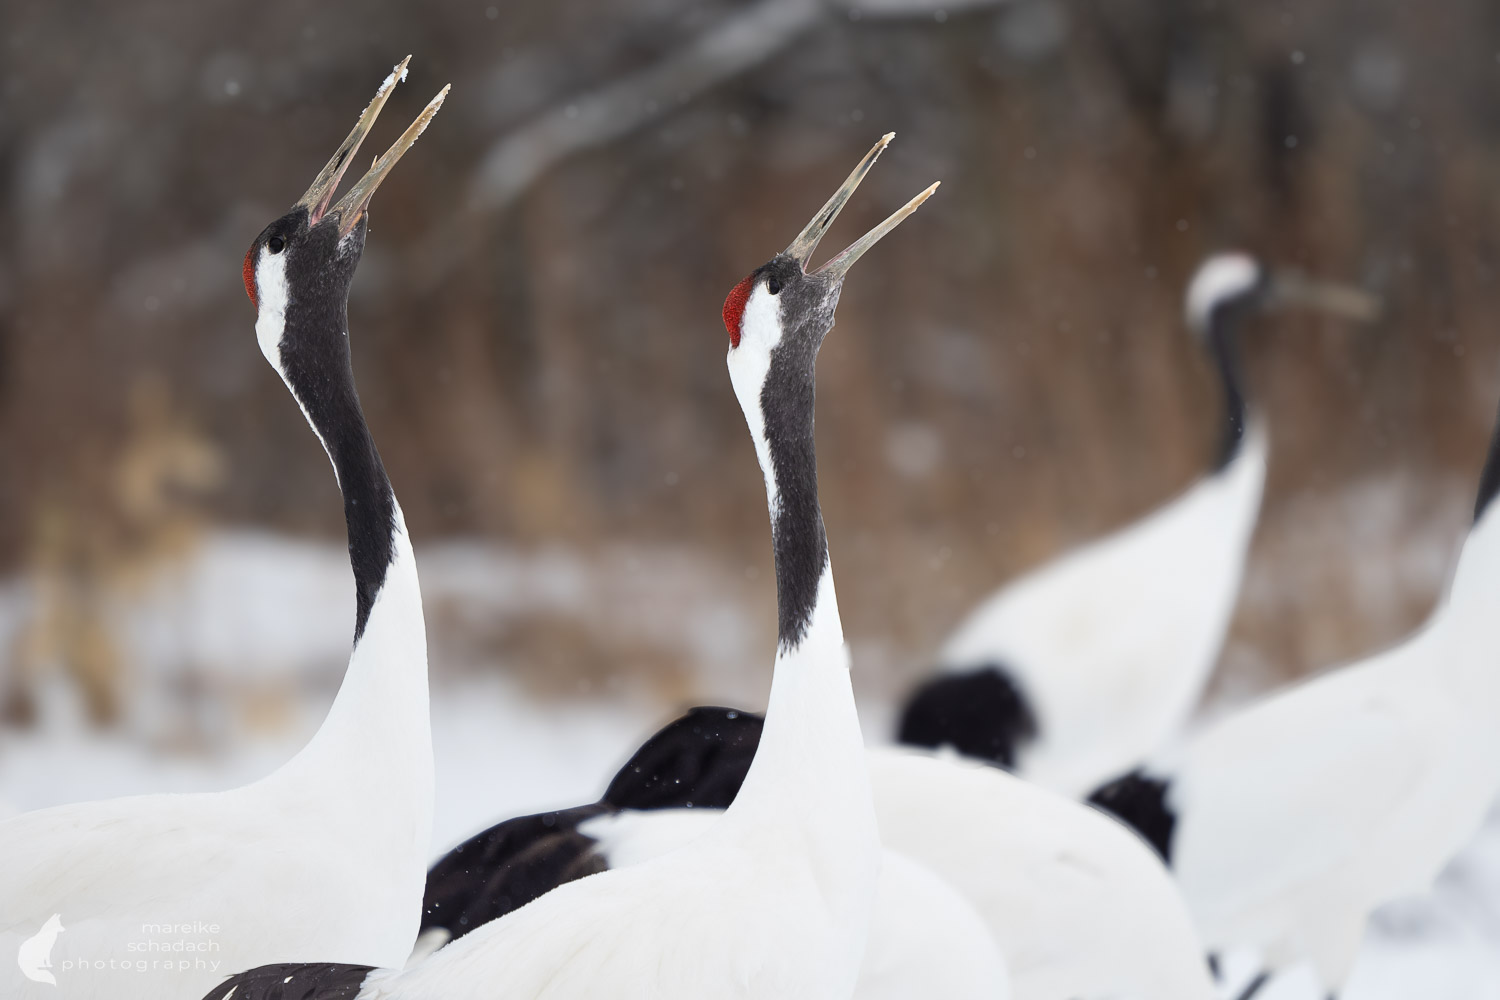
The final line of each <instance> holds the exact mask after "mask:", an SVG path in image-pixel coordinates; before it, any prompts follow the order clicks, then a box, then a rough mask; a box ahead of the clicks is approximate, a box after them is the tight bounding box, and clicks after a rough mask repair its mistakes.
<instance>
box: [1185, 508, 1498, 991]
mask: <svg viewBox="0 0 1500 1000" xmlns="http://www.w3.org/2000/svg"><path fill="white" fill-rule="evenodd" d="M1497 588H1500V518H1497V516H1496V515H1495V514H1494V513H1493V512H1492V513H1490V514H1489V515H1488V516H1487V517H1486V519H1485V520H1484V521H1481V522H1480V523H1479V524H1478V525H1477V526H1476V527H1475V528H1474V529H1473V531H1472V532H1471V533H1470V536H1469V538H1468V540H1467V542H1466V543H1465V546H1464V550H1463V554H1462V556H1461V559H1460V563H1459V567H1458V571H1457V573H1456V575H1455V578H1454V583H1453V587H1452V591H1451V595H1450V597H1449V598H1448V600H1447V601H1445V602H1444V603H1443V604H1442V605H1440V606H1439V608H1438V610H1436V611H1435V612H1434V614H1433V616H1432V618H1431V619H1430V621H1429V624H1428V625H1427V626H1426V627H1424V628H1423V629H1422V630H1420V631H1419V632H1417V633H1416V634H1415V635H1413V636H1412V637H1411V638H1410V639H1408V640H1407V641H1406V642H1404V643H1402V644H1401V645H1399V646H1397V647H1395V648H1394V649H1391V650H1389V651H1387V652H1385V653H1383V654H1381V655H1378V656H1375V657H1372V658H1370V659H1368V660H1365V661H1363V662H1360V663H1357V664H1354V665H1352V666H1348V667H1344V668H1342V669H1339V670H1336V671H1333V672H1331V673H1328V674H1325V675H1323V676H1321V677H1318V678H1316V679H1314V680H1311V681H1308V682H1306V683H1303V684H1300V685H1297V686H1295V687H1292V688H1290V689H1287V690H1284V691H1282V692H1279V693H1278V694H1276V695H1274V696H1272V697H1270V698H1267V699H1265V700H1264V701H1261V702H1259V703H1257V704H1255V705H1254V706H1252V707H1250V708H1248V709H1246V710H1244V711H1242V712H1239V713H1237V714H1235V715H1233V716H1230V717H1228V718H1226V719H1224V720H1222V721H1221V722H1219V723H1218V724H1216V725H1214V726H1212V727H1210V728H1209V729H1208V730H1206V731H1204V732H1203V733H1201V734H1199V735H1198V736H1197V737H1195V738H1194V739H1192V740H1191V741H1190V742H1189V743H1188V744H1187V745H1186V746H1185V748H1184V749H1183V751H1182V752H1181V754H1180V758H1179V759H1178V760H1177V761H1176V762H1175V763H1173V764H1169V765H1167V766H1164V767H1162V768H1160V769H1161V770H1162V771H1164V773H1166V774H1167V775H1169V776H1170V777H1171V778H1172V785H1171V790H1170V793H1169V804H1170V806H1171V807H1172V809H1173V810H1174V811H1175V812H1176V813H1177V815H1178V821H1177V830H1176V835H1175V838H1174V844H1173V850H1174V854H1173V868H1174V870H1175V871H1176V873H1177V876H1178V879H1179V882H1180V884H1181V885H1182V888H1183V892H1184V894H1185V895H1186V896H1187V899H1188V902H1189V904H1190V905H1191V906H1192V908H1193V912H1194V914H1195V916H1196V917H1197V919H1198V921H1199V926H1200V927H1201V929H1202V932H1203V935H1204V938H1205V943H1206V944H1208V945H1209V946H1210V947H1213V948H1218V949H1227V948H1230V947H1235V946H1249V947H1255V948H1258V949H1260V950H1261V951H1262V952H1263V954H1264V955H1265V957H1266V960H1267V963H1268V965H1269V967H1270V968H1272V969H1273V970H1274V969H1279V968H1285V967H1286V966H1288V965H1291V964H1292V963H1294V962H1297V961H1299V960H1304V959H1305V960H1311V962H1312V963H1313V965H1314V967H1315V968H1316V971H1317V973H1318V975H1319V977H1320V978H1321V980H1322V983H1323V985H1324V986H1325V987H1326V988H1328V989H1337V988H1338V987H1339V986H1340V985H1341V984H1342V983H1343V981H1344V979H1345V978H1346V977H1347V975H1348V973H1349V969H1350V966H1351V964H1352V962H1353V960H1354V955H1355V952H1356V950H1357V947H1358V944H1359V941H1360V939H1361V937H1362V935H1363V932H1364V927H1365V922H1366V919H1367V918H1368V916H1369V914H1370V912H1371V911H1372V910H1373V909H1375V908H1376V907H1377V906H1379V905H1380V904H1382V903H1384V902H1387V901H1389V900H1391V899H1394V898H1396V897H1398V896H1403V895H1409V894H1412V893H1418V892H1422V891H1424V890H1426V889H1427V888H1429V887H1430V885H1431V883H1432V881H1433V879H1434V878H1435V877H1436V876H1437V874H1438V872H1439V871H1440V870H1441V869H1442V867H1443V866H1444V865H1445V864H1446V863H1447V861H1448V860H1449V859H1450V858H1451V857H1452V856H1453V855H1454V854H1455V853H1456V852H1457V851H1458V850H1459V849H1460V848H1462V847H1463V845H1464V844H1466V843H1467V842H1468V841H1469V840H1470V839H1472V837H1473V835H1474V833H1475V832H1476V831H1477V830H1478V828H1479V826H1480V825H1481V823H1482V821H1483V818H1484V814H1485V811H1486V809H1487V808H1488V807H1489V806H1490V804H1491V803H1492V802H1493V801H1494V798H1495V795H1496V793H1497V792H1500V735H1497V726H1496V725H1495V712H1496V709H1497V707H1500V656H1497V654H1496V644H1495V641H1494V629H1493V625H1492V614H1493V612H1492V610H1491V607H1490V605H1491V604H1492V602H1493V595H1494V594H1495V593H1496V592H1497Z"/></svg>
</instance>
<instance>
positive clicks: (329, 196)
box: [293, 56, 411, 227]
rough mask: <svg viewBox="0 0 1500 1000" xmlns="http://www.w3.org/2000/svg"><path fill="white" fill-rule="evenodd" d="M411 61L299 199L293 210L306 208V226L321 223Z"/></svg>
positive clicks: (398, 70) (390, 81) (393, 72)
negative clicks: (353, 161)
mask: <svg viewBox="0 0 1500 1000" xmlns="http://www.w3.org/2000/svg"><path fill="white" fill-rule="evenodd" d="M409 62H411V56H407V57H406V58H405V59H403V60H401V62H399V63H398V64H397V65H396V68H395V69H393V70H391V75H390V76H388V77H386V78H385V82H384V83H382V84H381V85H380V89H379V90H377V91H376V92H375V97H374V99H372V100H371V101H370V103H369V105H368V106H366V108H365V110H364V112H363V113H362V114H360V116H359V121H357V122H355V123H354V131H352V132H350V133H349V137H348V138H347V139H345V140H344V141H343V142H342V143H340V144H339V149H338V152H336V153H334V154H333V159H331V160H329V161H328V165H327V166H325V167H324V168H323V169H322V170H321V171H319V172H318V177H317V179H316V180H314V181H313V182H312V187H310V188H308V189H307V194H305V195H303V196H302V197H301V198H299V199H297V204H296V205H294V206H293V207H294V208H296V207H301V208H305V209H307V225H308V226H309V227H312V226H316V225H317V224H318V223H319V222H321V221H322V219H323V216H324V214H325V213H327V211H328V206H329V204H331V203H332V201H333V192H334V191H335V190H337V188H338V186H339V181H340V180H341V179H342V178H343V176H344V171H345V170H347V169H348V168H349V162H350V161H351V160H353V159H354V154H355V153H357V152H359V146H360V143H362V142H364V141H365V136H367V135H369V134H370V129H371V128H373V127H374V126H375V119H376V118H379V117H380V109H381V108H383V107H385V99H386V98H387V97H390V96H391V91H393V90H395V89H396V84H398V83H400V82H401V81H402V80H404V79H406V64H407V63H409Z"/></svg>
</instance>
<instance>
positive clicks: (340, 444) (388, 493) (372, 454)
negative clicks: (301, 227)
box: [281, 299, 396, 643]
mask: <svg viewBox="0 0 1500 1000" xmlns="http://www.w3.org/2000/svg"><path fill="white" fill-rule="evenodd" d="M286 322H287V328H286V332H285V333H284V334H283V336H282V341H281V364H282V369H283V372H284V373H285V375H286V379H287V382H288V384H290V386H291V388H292V391H293V392H294V393H295V394H296V396H297V401H298V402H299V403H301V404H302V408H303V409H304V410H306V411H307V417H308V420H309V421H310V422H311V423H312V425H313V427H314V428H315V429H316V430H317V432H318V436H319V437H321V438H322V439H323V445H324V447H326V448H327V449H328V456H329V458H331V459H332V460H333V468H334V471H335V472H336V473H337V474H338V479H339V489H340V491H342V493H343V495H344V523H345V525H346V527H347V528H348V532H349V564H350V566H351V567H352V568H353V570H354V587H355V595H356V617H355V622H354V641H355V642H356V643H358V642H359V640H360V637H361V636H363V635H364V632H365V624H366V623H367V622H368V621H369V618H370V608H371V606H372V605H373V604H374V603H375V595H376V594H378V593H379V592H380V588H381V585H382V584H384V583H385V574H386V570H387V569H388V568H389V567H390V564H391V560H392V559H393V558H394V551H393V547H392V534H393V532H394V531H395V527H396V521H395V513H396V497H395V494H394V493H393V492H392V490H391V483H390V480H389V479H388V478H386V474H385V466H384V465H383V464H381V461H380V453H379V452H377V451H376V450H375V441H374V439H373V438H371V437H370V429H369V427H367V426H366V424H365V415H364V411H363V410H362V409H361V408H360V405H359V394H358V393H357V392H356V391H355V388H354V369H353V366H352V363H351V362H350V358H349V338H348V336H347V335H346V333H345V331H346V330H348V328H349V326H348V316H347V304H346V303H345V302H344V301H343V300H342V299H340V300H339V301H338V302H337V303H336V305H335V304H332V303H325V304H324V305H323V306H321V307H320V306H319V305H318V304H316V303H311V304H308V305H302V304H300V303H298V304H296V305H294V307H293V308H289V309H288V310H287V317H286Z"/></svg>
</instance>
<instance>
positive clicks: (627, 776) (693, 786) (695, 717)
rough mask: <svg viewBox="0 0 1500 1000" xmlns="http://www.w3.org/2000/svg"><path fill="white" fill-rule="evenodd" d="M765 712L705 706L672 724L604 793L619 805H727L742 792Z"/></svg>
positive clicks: (644, 746) (612, 803)
mask: <svg viewBox="0 0 1500 1000" xmlns="http://www.w3.org/2000/svg"><path fill="white" fill-rule="evenodd" d="M764 724H765V723H764V720H763V719H761V717H760V716H758V715H755V714H753V713H750V712H741V711H738V710H737V709H733V708H718V707H715V706H703V707H699V708H694V709H689V710H688V712H687V714H686V715H684V716H682V717H681V718H679V719H677V720H675V721H673V722H671V723H669V724H668V725H667V726H666V727H665V728H663V729H662V730H661V731H660V732H658V733H657V734H656V735H654V736H652V737H651V738H650V739H649V740H647V741H646V742H645V743H644V744H642V745H641V748H640V749H639V750H637V751H636V752H635V755H634V756H633V757H631V758H630V760H629V761H627V762H626V764H625V766H624V767H622V768H620V770H619V773H617V774H616V775H615V778H614V780H613V781H611V782H610V783H609V788H608V789H607V790H606V791H605V793H604V800H603V801H604V802H605V803H606V804H607V805H610V806H613V807H614V808H616V809H678V808H690V807H700V808H704V809H725V808H728V806H729V803H731V802H733V801H734V797H735V796H736V795H738V794H739V791H740V785H742V784H744V781H745V775H746V773H747V772H749V770H750V762H751V761H752V760H753V759H754V758H755V748H756V747H757V746H759V745H760V733H761V729H762V727H763V726H764Z"/></svg>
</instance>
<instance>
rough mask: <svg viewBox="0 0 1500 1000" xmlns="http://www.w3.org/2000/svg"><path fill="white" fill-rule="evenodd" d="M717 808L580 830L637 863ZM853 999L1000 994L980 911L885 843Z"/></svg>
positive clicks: (701, 827)
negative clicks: (886, 846)
mask: <svg viewBox="0 0 1500 1000" xmlns="http://www.w3.org/2000/svg"><path fill="white" fill-rule="evenodd" d="M722 815H723V813H722V811H720V810H717V809H661V810H652V811H649V812H638V811H626V812H622V813H610V814H605V815H603V816H597V817H595V818H594V819H591V820H588V821H587V822H585V823H583V824H581V825H580V827H579V830H580V832H582V833H584V834H586V835H587V836H589V837H592V838H594V839H595V840H597V841H598V842H599V852H600V853H601V854H602V855H603V856H604V857H605V858H606V859H607V861H608V863H609V866H610V867H611V868H624V867H628V866H630V865H636V864H640V863H641V862H643V861H646V860H649V859H650V858H654V857H658V856H660V855H662V854H666V853H668V852H670V851H673V850H676V849H678V848H680V847H682V846H683V845H685V844H687V843H690V842H691V841H692V840H694V839H695V838H697V837H699V836H702V835H703V833H704V831H706V830H708V829H709V828H710V827H711V826H712V825H713V824H714V823H715V822H716V821H717V820H718V818H719V817H720V816H722ZM854 996H855V997H856V1000H887V998H889V1000H909V998H911V997H918V996H936V997H944V998H946V1000H962V998H966V997H967V998H973V1000H985V998H988V1000H1000V998H1003V997H1006V996H1009V982H1008V977H1007V974H1006V971H1005V962H1004V959H1003V958H1002V957H1001V955H1000V950H999V948H998V947H997V946H996V944H995V940H994V937H993V936H992V935H991V934H990V931H989V928H988V927H987V926H986V925H985V923H984V920H983V918H982V917H980V915H979V913H978V912H977V911H975V909H974V908H973V907H972V906H971V905H969V903H968V902H967V901H966V900H965V899H964V898H963V897H962V896H961V895H959V894H958V893H957V892H956V891H955V890H954V889H953V888H952V887H950V886H949V885H948V883H947V882H946V881H945V880H943V879H941V878H939V877H938V876H936V875H935V874H933V873H932V872H931V871H929V870H928V869H926V868H924V867H923V866H922V865H919V864H917V863H915V862H913V861H911V860H910V859H909V858H907V857H905V856H904V855H901V854H898V853H896V852H894V851H891V850H889V849H887V850H886V851H885V852H884V855H883V859H882V862H881V868H880V885H879V887H878V889H877V892H876V896H875V911H874V913H873V915H872V917H871V922H870V943H869V946H868V947H867V948H866V950H865V957H864V964H863V965H861V967H860V974H859V985H858V987H857V988H856V990H855V992H854Z"/></svg>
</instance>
